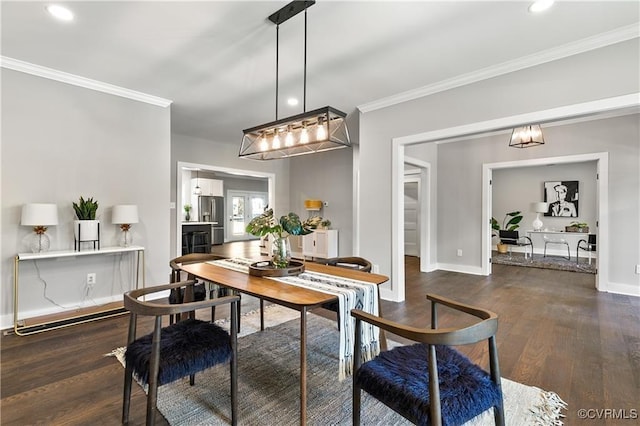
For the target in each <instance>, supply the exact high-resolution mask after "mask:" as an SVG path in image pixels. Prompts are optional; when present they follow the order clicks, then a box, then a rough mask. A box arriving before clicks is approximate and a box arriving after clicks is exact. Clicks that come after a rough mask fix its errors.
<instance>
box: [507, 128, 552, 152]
mask: <svg viewBox="0 0 640 426" xmlns="http://www.w3.org/2000/svg"><path fill="white" fill-rule="evenodd" d="M536 145H544V136H543V135H542V128H540V125H539V124H532V125H529V126H523V127H516V128H515V129H513V132H512V133H511V140H510V141H509V146H511V147H514V148H529V147H532V146H536Z"/></svg>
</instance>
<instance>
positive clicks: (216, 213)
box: [198, 195, 225, 245]
mask: <svg viewBox="0 0 640 426" xmlns="http://www.w3.org/2000/svg"><path fill="white" fill-rule="evenodd" d="M198 212H199V214H200V217H199V218H198V219H199V220H200V222H211V244H213V245H216V244H222V243H224V223H225V221H224V197H213V196H209V195H201V196H199V197H198Z"/></svg>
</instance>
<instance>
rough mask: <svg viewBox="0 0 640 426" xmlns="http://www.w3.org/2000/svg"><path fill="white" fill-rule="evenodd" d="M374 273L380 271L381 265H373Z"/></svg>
mask: <svg viewBox="0 0 640 426" xmlns="http://www.w3.org/2000/svg"><path fill="white" fill-rule="evenodd" d="M372 269H373V273H374V274H379V273H380V265H373V268H372Z"/></svg>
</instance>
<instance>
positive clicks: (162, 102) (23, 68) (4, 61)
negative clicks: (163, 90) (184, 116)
mask: <svg viewBox="0 0 640 426" xmlns="http://www.w3.org/2000/svg"><path fill="white" fill-rule="evenodd" d="M0 67H2V68H6V69H10V70H14V71H20V72H23V73H26V74H31V75H35V76H38V77H42V78H47V79H49V80H55V81H59V82H62V83H66V84H71V85H73V86H79V87H84V88H85V89H90V90H95V91H97V92H103V93H108V94H110V95H115V96H120V97H123V98H128V99H133V100H134V101H139V102H144V103H148V104H151V105H155V106H159V107H163V108H166V107H168V106H169V105H171V103H172V102H173V101H171V100H169V99H164V98H160V97H157V96H152V95H147V94H146V93H142V92H136V91H135V90H130V89H126V88H124V87H120V86H115V85H113V84H109V83H104V82H102V81H97V80H92V79H90V78H85V77H80V76H78V75H74V74H69V73H66V72H63V71H58V70H55V69H53V68H47V67H43V66H41V65H36V64H32V63H29V62H25V61H21V60H19V59H14V58H9V57H7V56H0Z"/></svg>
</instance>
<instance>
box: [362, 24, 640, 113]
mask: <svg viewBox="0 0 640 426" xmlns="http://www.w3.org/2000/svg"><path fill="white" fill-rule="evenodd" d="M638 37H640V28H639V27H638V25H637V24H633V25H628V26H625V27H620V28H617V29H615V30H612V31H608V32H605V33H601V34H597V35H595V36H592V37H588V38H585V39H582V40H578V41H576V42H573V43H567V44H564V45H562V46H558V47H554V48H552V49H547V50H543V51H541V52H538V53H535V54H533V55H528V56H523V57H521V58H518V59H514V60H512V61H507V62H503V63H501V64H496V65H493V66H490V67H487V68H483V69H480V70H477V71H473V72H470V73H467V74H462V75H459V76H457V77H453V78H450V79H446V80H442V81H439V82H437V83H434V84H429V85H427V86H423V87H419V88H417V89H413V90H408V91H406V92H401V93H398V94H396V95H391V96H387V97H385V98H381V99H378V100H376V101H372V102H367V103H365V104H362V105H359V106H358V107H357V108H358V110H359V111H360V112H362V113H366V112H371V111H375V110H378V109H382V108H387V107H390V106H393V105H397V104H400V103H403V102H408V101H412V100H414V99H418V98H422V97H425V96H429V95H433V94H434V93H438V92H444V91H445V90H451V89H455V88H456V87H461V86H465V85H467V84H471V83H477V82H479V81H482V80H487V79H490V78H494V77H498V76H500V75H504V74H508V73H511V72H514V71H519V70H522V69H525V68H531V67H534V66H537V65H541V64H544V63H547V62H552V61H557V60H559V59H562V58H566V57H568V56H573V55H577V54H579V53H584V52H588V51H590V50H595V49H600V48H602V47H606V46H610V45H612V44H616V43H621V42H623V41H627V40H631V39H634V38H638Z"/></svg>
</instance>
